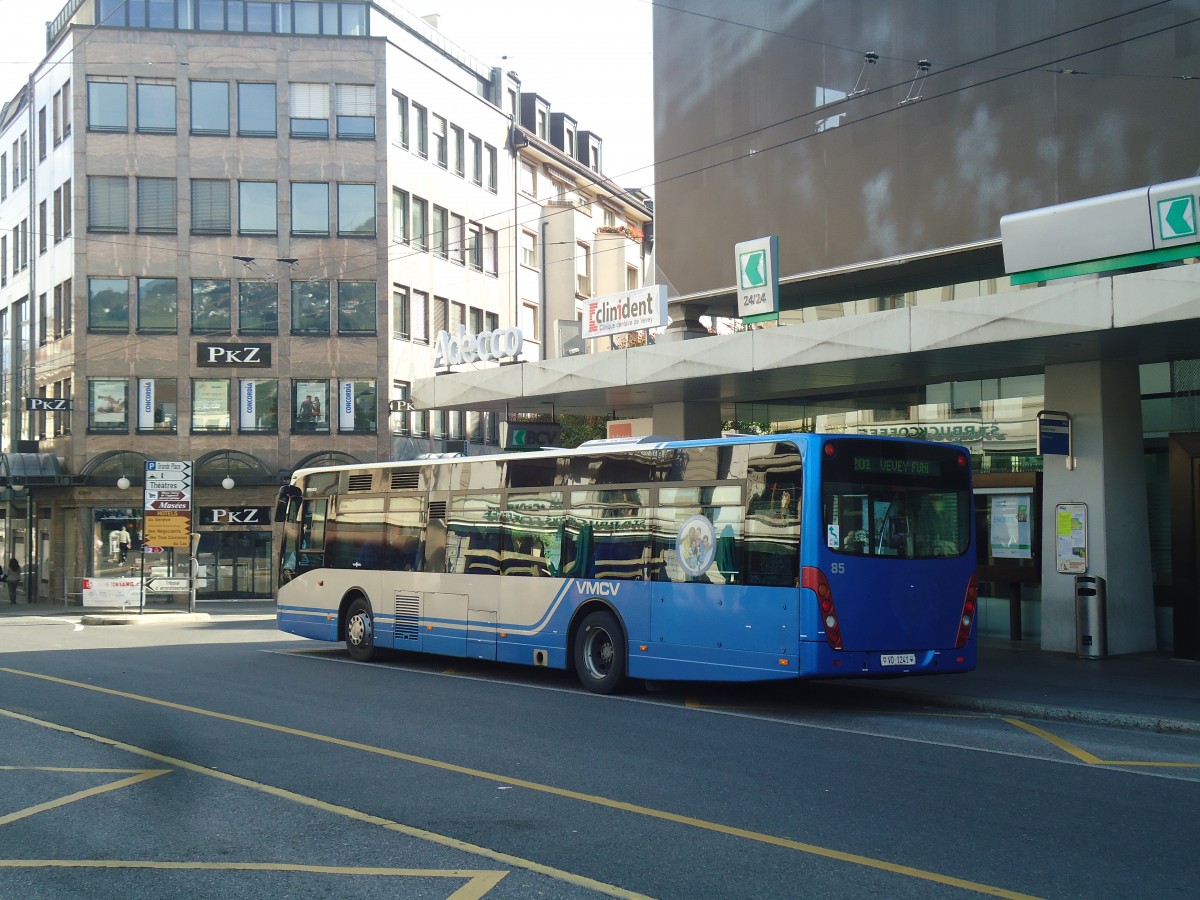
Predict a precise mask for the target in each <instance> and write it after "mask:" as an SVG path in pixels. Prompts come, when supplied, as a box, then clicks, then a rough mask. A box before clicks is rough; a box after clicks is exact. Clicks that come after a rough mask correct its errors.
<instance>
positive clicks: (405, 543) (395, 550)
mask: <svg viewBox="0 0 1200 900" xmlns="http://www.w3.org/2000/svg"><path fill="white" fill-rule="evenodd" d="M387 504H388V505H387V512H386V513H385V514H384V521H383V526H384V546H385V551H384V562H383V567H384V568H385V569H390V570H391V571H393V572H419V571H420V570H421V565H422V560H423V558H424V549H425V548H424V540H423V538H424V535H425V525H424V515H423V506H424V502H423V498H422V497H390V498H389V499H388V501H387Z"/></svg>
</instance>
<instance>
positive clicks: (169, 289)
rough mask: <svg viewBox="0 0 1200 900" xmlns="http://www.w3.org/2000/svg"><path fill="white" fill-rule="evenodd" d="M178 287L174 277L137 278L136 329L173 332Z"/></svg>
mask: <svg viewBox="0 0 1200 900" xmlns="http://www.w3.org/2000/svg"><path fill="white" fill-rule="evenodd" d="M178 321H179V288H178V283H177V281H176V279H174V278H139V279H138V316H137V330H138V332H140V333H144V332H158V333H164V334H165V333H172V334H173V333H174V332H175V331H176V330H178Z"/></svg>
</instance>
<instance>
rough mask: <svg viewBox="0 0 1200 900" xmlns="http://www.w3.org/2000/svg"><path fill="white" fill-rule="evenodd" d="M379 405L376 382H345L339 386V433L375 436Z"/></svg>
mask: <svg viewBox="0 0 1200 900" xmlns="http://www.w3.org/2000/svg"><path fill="white" fill-rule="evenodd" d="M378 419H379V403H378V398H377V397H376V393H375V382H374V381H343V382H342V383H341V384H339V385H338V431H339V432H341V433H343V434H347V433H349V434H374V433H375V429H376V425H377V422H378Z"/></svg>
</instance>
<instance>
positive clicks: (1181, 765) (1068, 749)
mask: <svg viewBox="0 0 1200 900" xmlns="http://www.w3.org/2000/svg"><path fill="white" fill-rule="evenodd" d="M1003 721H1005V722H1007V723H1008V724H1010V725H1015V726H1016V727H1017V728H1020V729H1022V730H1023V731H1028V732H1029V733H1030V734H1033V735H1036V736H1037V737H1040V738H1041V739H1042V740H1044V741H1049V742H1050V743H1051V744H1053V745H1054V746H1055V747H1057V748H1058V749H1060V750H1062V751H1063V752H1064V753H1068V754H1070V755H1071V756H1073V757H1075V758H1076V759H1078V760H1080V761H1081V762H1085V763H1087V764H1088V765H1089V766H1141V767H1143V768H1155V767H1161V768H1164V769H1200V763H1192V762H1155V761H1153V760H1141V761H1139V760H1127V759H1124V760H1122V759H1101V758H1100V757H1098V756H1095V755H1093V754H1091V753H1088V752H1087V751H1086V750H1084V749H1083V748H1082V747H1079V746H1077V745H1075V744H1072V743H1071V742H1070V741H1068V740H1065V739H1064V738H1060V737H1059V736H1058V735H1056V734H1051V733H1050V732H1049V731H1046V730H1045V729H1044V728H1038V727H1037V726H1036V725H1030V724H1029V723H1028V722H1022V721H1021V720H1020V719H1012V718H1008V717H1007V716H1006V717H1004V719H1003Z"/></svg>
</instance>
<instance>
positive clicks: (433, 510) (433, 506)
mask: <svg viewBox="0 0 1200 900" xmlns="http://www.w3.org/2000/svg"><path fill="white" fill-rule="evenodd" d="M445 518H446V501H445V500H435V501H434V502H432V503H430V504H429V521H430V522H433V521H435V520H437V519H441V520H443V521H444V520H445Z"/></svg>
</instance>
